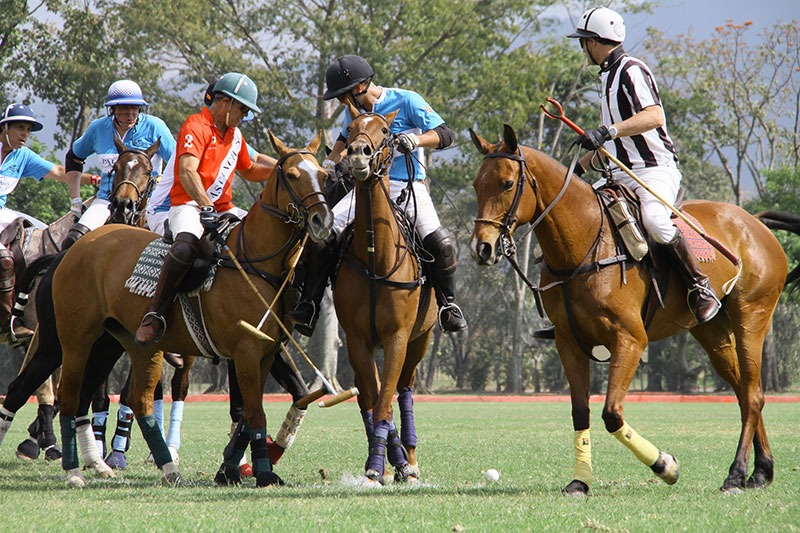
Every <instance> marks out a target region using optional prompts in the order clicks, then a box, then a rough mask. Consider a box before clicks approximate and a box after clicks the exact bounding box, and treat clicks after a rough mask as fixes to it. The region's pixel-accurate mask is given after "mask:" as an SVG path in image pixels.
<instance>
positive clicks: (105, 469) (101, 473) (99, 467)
mask: <svg viewBox="0 0 800 533" xmlns="http://www.w3.org/2000/svg"><path fill="white" fill-rule="evenodd" d="M86 468H88V469H89V470H91V471H92V472H94V476H95V477H99V478H109V477H117V475H116V474H115V473H114V471H113V470H111V468H110V467H109V466H108V465H107V464H106V463H105V462H104V461H103V460H102V459H100V460H98V461H95V462H93V463H91V464H88V465H86Z"/></svg>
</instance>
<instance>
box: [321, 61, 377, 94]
mask: <svg viewBox="0 0 800 533" xmlns="http://www.w3.org/2000/svg"><path fill="white" fill-rule="evenodd" d="M373 74H374V72H373V71H372V67H371V66H369V63H367V60H366V59H364V58H363V57H361V56H342V57H337V58H336V59H334V60H333V61H331V63H330V64H329V65H328V69H327V70H326V71H325V84H326V85H327V86H328V90H327V91H325V94H323V95H322V99H323V100H331V99H333V98H336V97H337V96H341V95H343V94H344V93H346V92H347V91H349V90H350V89H352V88H353V87H355V86H356V85H358V84H359V83H361V82H362V81H364V80H367V79H369V78H371V77H372V76H373Z"/></svg>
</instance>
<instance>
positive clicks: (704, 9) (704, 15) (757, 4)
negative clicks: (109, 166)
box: [33, 0, 800, 163]
mask: <svg viewBox="0 0 800 533" xmlns="http://www.w3.org/2000/svg"><path fill="white" fill-rule="evenodd" d="M548 14H553V15H555V16H559V15H561V16H564V17H566V12H564V11H563V10H561V11H559V9H557V8H554V9H553V10H552V11H551V12H550V13H548ZM621 14H622V16H623V18H624V19H625V27H626V31H627V36H626V39H625V49H626V50H628V52H630V53H631V54H634V55H635V54H636V53H637V52H640V51H642V50H643V48H644V47H643V46H642V43H643V42H644V41H645V40H646V39H647V35H648V28H650V27H656V28H658V29H659V30H660V31H662V32H663V33H664V34H665V36H666V37H675V36H676V35H678V34H686V33H688V32H690V31H691V32H692V34H693V35H694V36H695V38H697V39H701V38H705V37H708V36H710V35H711V34H712V33H713V31H714V28H715V27H717V26H722V25H724V24H725V23H726V21H727V20H728V19H732V20H733V22H734V23H738V24H741V23H743V22H745V21H748V20H749V21H752V22H753V29H755V30H756V31H755V32H754V33H758V32H760V31H761V29H763V28H765V27H768V26H771V25H773V24H775V23H776V22H778V21H790V20H792V19H798V20H800V0H761V1H753V0H724V1H720V0H662V1H661V2H660V5H659V6H657V7H656V8H655V9H654V11H653V13H642V14H629V13H625V12H622V13H621ZM574 15H575V16H577V17H579V16H580V13H574ZM564 31H565V33H567V32H569V31H571V25H570V23H569V22H568V20H566V18H565V22H564ZM656 75H657V73H656ZM33 108H34V111H36V112H37V115H38V116H39V117H40V119H43V120H42V122H43V123H44V124H45V129H44V130H42V131H41V132H38V133H37V137H38V139H39V140H40V141H42V142H43V143H44V144H46V145H47V146H51V147H52V146H53V133H54V128H55V120H54V119H53V120H48V119H47V116H48V115H51V116H52V115H53V114H54V113H55V107H54V106H52V105H46V104H42V103H35V104H34V106H33ZM65 152H66V149H61V150H57V151H56V153H57V155H58V157H63V155H64V153H65ZM87 163H91V161H88V162H87Z"/></svg>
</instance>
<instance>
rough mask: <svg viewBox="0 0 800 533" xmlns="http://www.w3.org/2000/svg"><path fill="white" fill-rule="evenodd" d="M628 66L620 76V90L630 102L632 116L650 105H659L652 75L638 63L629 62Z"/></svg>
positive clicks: (659, 101) (659, 100)
mask: <svg viewBox="0 0 800 533" xmlns="http://www.w3.org/2000/svg"><path fill="white" fill-rule="evenodd" d="M629 64H630V66H629V67H628V68H627V69H625V71H624V72H622V73H621V74H620V89H621V90H622V91H623V92H624V93H625V96H626V97H627V98H628V101H629V102H630V105H631V108H632V109H633V112H634V114H635V113H639V112H640V111H641V110H642V109H644V108H646V107H650V106H652V105H661V99H660V98H659V96H658V89H657V88H656V82H655V80H654V79H653V74H652V73H651V72H650V71H649V70H648V69H647V67H645V66H644V65H642V64H640V63H639V62H633V61H631V62H630V63H629Z"/></svg>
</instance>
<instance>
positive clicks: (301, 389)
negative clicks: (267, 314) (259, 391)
mask: <svg viewBox="0 0 800 533" xmlns="http://www.w3.org/2000/svg"><path fill="white" fill-rule="evenodd" d="M276 348H277V346H276ZM269 372H270V374H272V377H273V378H275V381H277V382H278V384H279V385H280V386H281V387H283V388H284V390H286V392H288V393H289V394H291V395H292V405H291V406H290V407H289V411H288V412H287V413H286V418H285V419H284V421H283V424H281V428H280V429H279V430H278V433H277V434H276V435H275V440H274V441H272V439H268V440H267V452H268V453H269V461H270V462H271V463H272V464H275V463H277V462H278V459H280V458H281V456H283V453H284V452H285V451H286V450H288V449H289V447H290V446H291V445H292V444H293V443H294V440H295V438H296V437H297V431H298V430H299V429H300V424H302V423H303V419H304V418H305V416H306V409H307V407H299V406H298V405H297V401H298V400H299V399H300V398H302V397H304V396H307V395H308V394H309V391H308V386H306V383H305V381H303V377H302V376H300V374H298V373H297V370H296V369H295V368H294V367H293V366H292V365H290V364H289V362H288V361H287V360H286V356H285V354H284V353H283V350H280V349H278V350H277V351H276V353H275V356H274V359H273V361H272V366H271V367H270V370H269Z"/></svg>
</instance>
